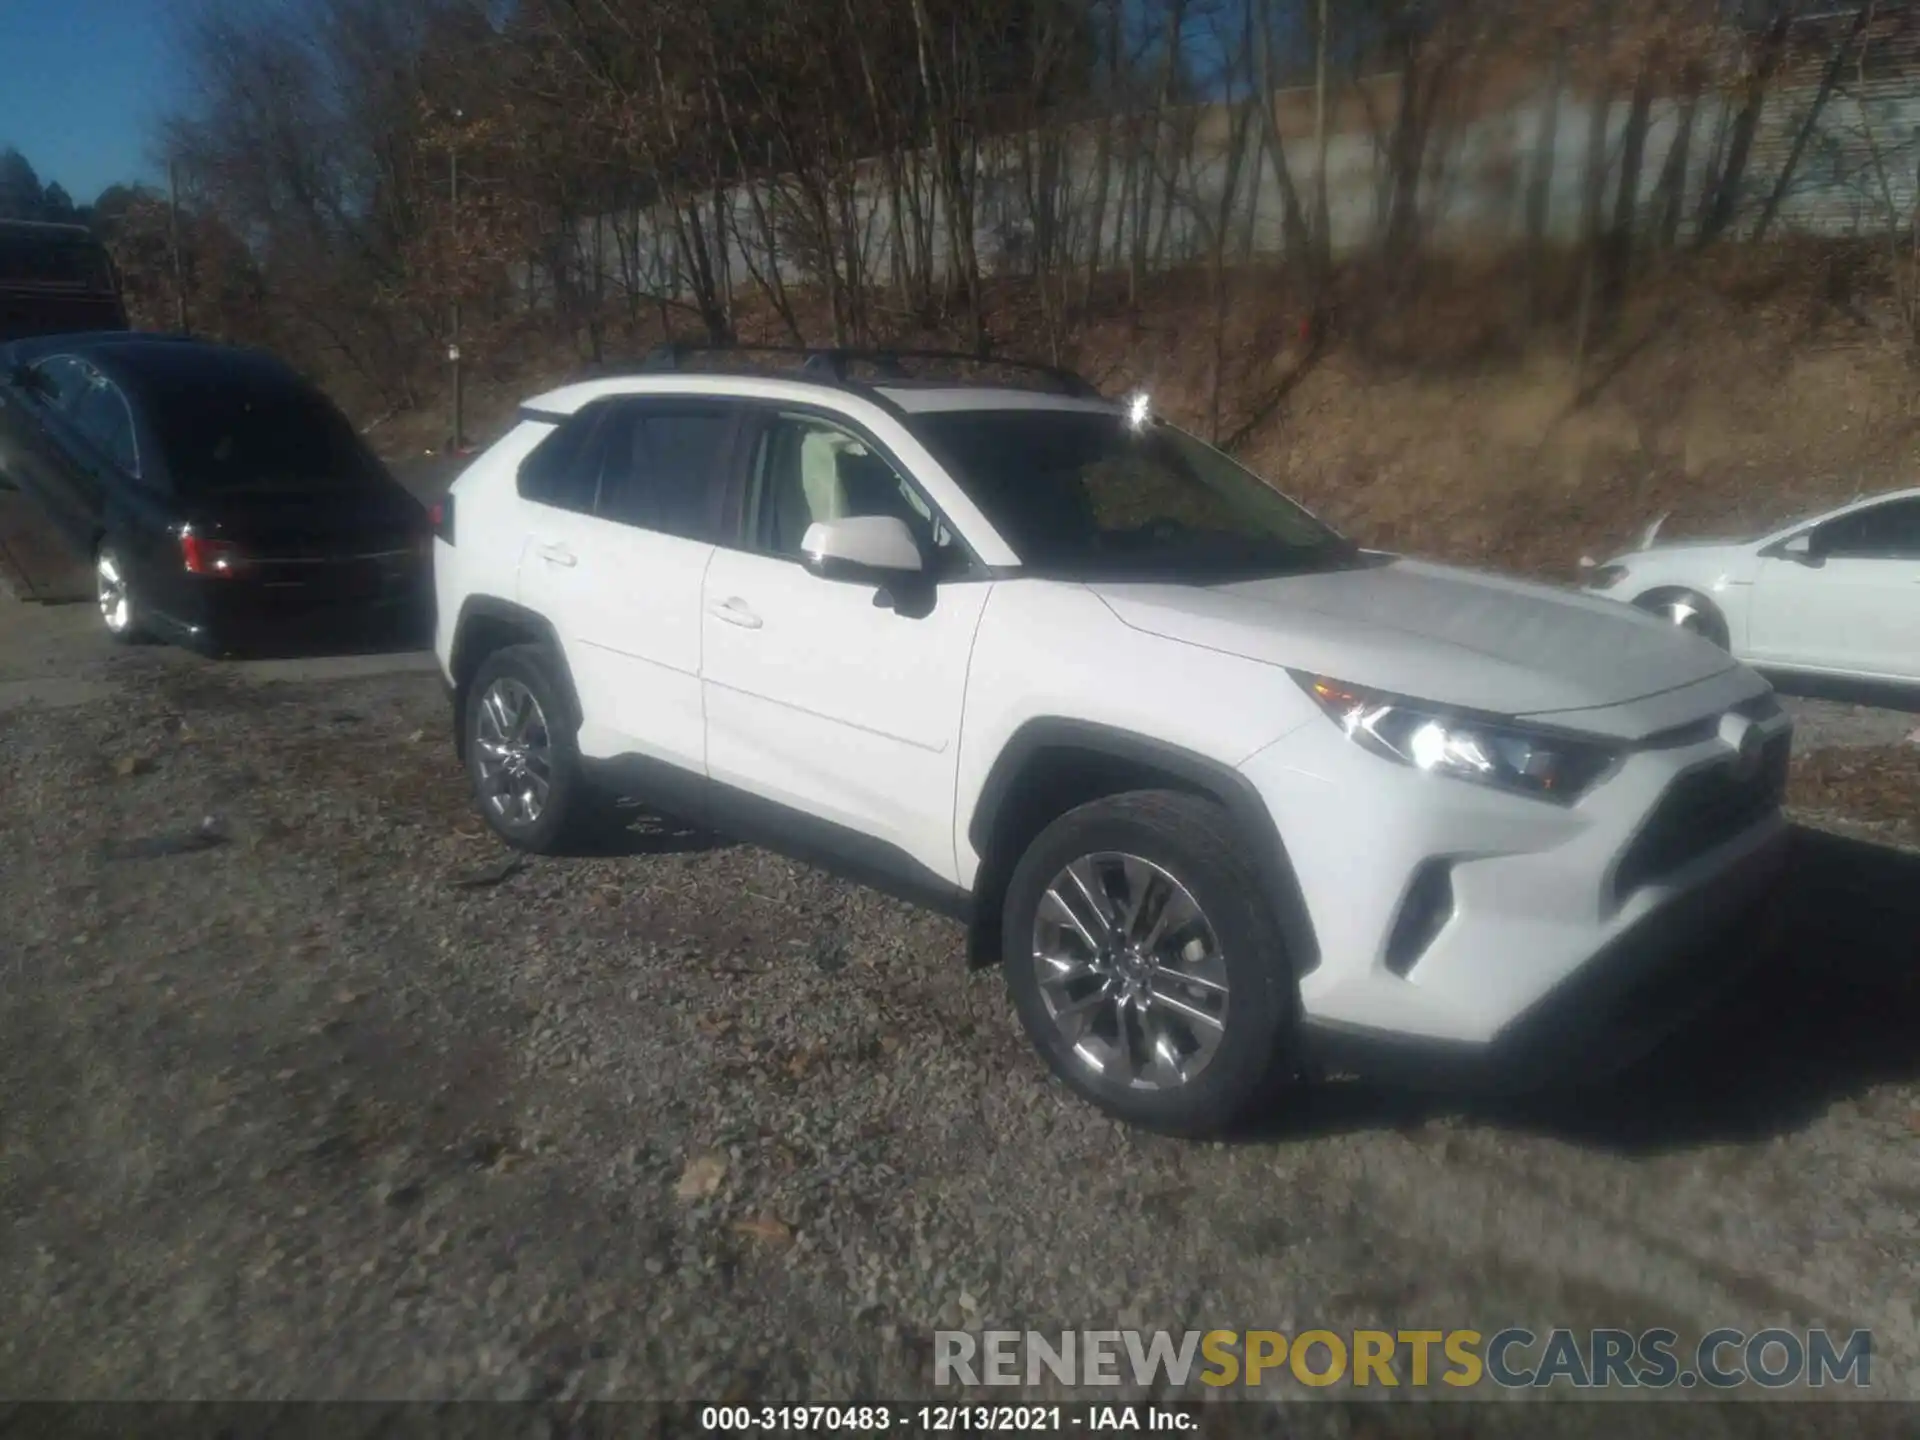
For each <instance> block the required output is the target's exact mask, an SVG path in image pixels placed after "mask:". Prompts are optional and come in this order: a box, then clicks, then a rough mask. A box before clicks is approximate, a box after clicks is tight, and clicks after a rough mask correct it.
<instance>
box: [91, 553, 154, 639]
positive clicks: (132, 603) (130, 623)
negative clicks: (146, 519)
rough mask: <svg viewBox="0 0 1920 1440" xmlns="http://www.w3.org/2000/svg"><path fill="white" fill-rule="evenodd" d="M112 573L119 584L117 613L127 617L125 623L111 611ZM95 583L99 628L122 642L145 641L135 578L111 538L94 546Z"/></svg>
mask: <svg viewBox="0 0 1920 1440" xmlns="http://www.w3.org/2000/svg"><path fill="white" fill-rule="evenodd" d="M109 572H111V573H112V574H113V575H114V576H115V583H117V584H118V585H119V587H120V589H119V596H120V607H121V609H120V610H119V612H118V613H123V614H124V615H125V617H126V618H125V621H124V623H122V624H120V625H118V626H116V625H115V623H114V619H113V615H112V614H110V613H109V600H108V585H109V581H108V578H107V577H108V574H109ZM93 586H94V604H95V606H96V607H97V608H98V609H99V611H100V628H101V629H102V630H105V631H106V632H107V638H108V639H110V640H112V641H114V642H115V643H116V644H119V645H138V644H140V643H141V642H142V641H144V640H145V639H146V638H147V632H146V629H145V627H144V626H143V625H142V624H141V622H140V599H139V597H138V596H137V595H136V594H135V593H134V588H133V579H132V577H131V576H130V575H129V574H128V573H127V568H126V565H125V563H124V562H123V561H122V559H121V557H120V548H119V546H117V545H116V544H114V542H113V541H112V540H111V539H107V540H102V541H101V542H100V543H99V545H97V546H96V547H95V548H94V552H93Z"/></svg>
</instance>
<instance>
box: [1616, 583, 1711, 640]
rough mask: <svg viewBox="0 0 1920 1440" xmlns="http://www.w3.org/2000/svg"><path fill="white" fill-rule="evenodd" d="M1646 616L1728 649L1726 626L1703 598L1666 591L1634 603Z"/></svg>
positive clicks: (1680, 592) (1683, 592) (1684, 592)
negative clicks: (1651, 616) (1653, 617)
mask: <svg viewBox="0 0 1920 1440" xmlns="http://www.w3.org/2000/svg"><path fill="white" fill-rule="evenodd" d="M1637 603H1638V604H1639V607H1640V608H1641V609H1642V610H1645V611H1646V612H1647V613H1648V614H1649V615H1657V616H1659V617H1660V618H1661V619H1662V620H1665V621H1666V622H1667V623H1668V624H1669V625H1672V626H1675V627H1676V628H1678V629H1681V630H1685V631H1686V632H1687V633H1688V634H1690V635H1698V636H1699V637H1700V638H1701V639H1702V640H1706V641H1709V642H1711V643H1712V644H1715V645H1718V646H1719V647H1720V648H1721V649H1723V650H1724V649H1726V648H1727V625H1726V621H1724V620H1723V619H1721V618H1720V612H1719V611H1718V610H1716V609H1714V607H1713V602H1712V601H1710V600H1708V599H1707V598H1706V597H1705V596H1702V595H1696V594H1694V593H1693V592H1692V591H1668V592H1666V593H1664V594H1655V595H1650V596H1647V597H1646V598H1644V599H1642V600H1640V601H1638V602H1637Z"/></svg>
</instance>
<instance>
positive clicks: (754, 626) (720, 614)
mask: <svg viewBox="0 0 1920 1440" xmlns="http://www.w3.org/2000/svg"><path fill="white" fill-rule="evenodd" d="M707 613H708V614H709V615H711V616H713V618H714V619H716V620H724V621H726V622H727V624H729V625H738V626H739V627H740V628H741V629H743V630H758V629H759V628H760V624H761V621H760V617H759V616H758V615H756V614H754V613H753V611H751V610H749V609H748V608H747V602H746V601H744V600H739V599H728V600H721V601H718V602H717V603H715V604H712V605H709V606H708V607H707Z"/></svg>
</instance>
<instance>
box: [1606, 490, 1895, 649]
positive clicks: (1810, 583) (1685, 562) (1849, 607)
mask: <svg viewBox="0 0 1920 1440" xmlns="http://www.w3.org/2000/svg"><path fill="white" fill-rule="evenodd" d="M1658 529H1659V526H1658V525H1657V524H1656V525H1655V526H1654V528H1653V530H1652V531H1650V532H1649V533H1648V537H1647V540H1646V542H1645V543H1644V544H1643V546H1642V548H1641V549H1639V550H1637V551H1635V552H1633V553H1632V554H1629V555H1619V556H1616V557H1614V558H1613V559H1611V560H1609V561H1607V562H1606V564H1604V565H1601V566H1598V567H1597V568H1595V569H1594V570H1593V571H1592V572H1591V574H1590V575H1589V576H1588V580H1587V584H1588V587H1589V588H1590V589H1592V590H1593V591H1595V592H1596V593H1599V594H1604V595H1607V596H1610V597H1613V598H1616V599H1620V600H1624V601H1627V602H1629V603H1631V604H1633V605H1637V606H1639V607H1640V608H1641V609H1643V610H1647V611H1650V612H1652V613H1654V614H1656V615H1659V616H1661V617H1663V618H1664V619H1666V620H1669V621H1671V622H1672V623H1673V624H1676V625H1679V626H1681V627H1683V628H1685V629H1688V630H1691V631H1693V632H1694V633H1695V634H1697V635H1703V636H1705V637H1706V638H1707V639H1709V640H1711V641H1713V643H1714V644H1716V645H1720V646H1724V647H1725V648H1727V649H1728V650H1730V651H1732V653H1733V654H1734V655H1735V656H1737V657H1738V658H1739V659H1741V660H1744V661H1746V662H1748V663H1749V664H1751V665H1756V666H1760V667H1762V668H1765V669H1768V670H1779V671H1792V672H1796V673H1801V674H1808V675H1821V676H1835V677H1841V678H1845V679H1850V680H1874V681H1891V682H1896V683H1903V682H1913V681H1920V490H1902V491H1899V492H1897V493H1895V494H1891V495H1876V496H1874V497H1872V498H1871V499H1867V500H1856V501H1855V502H1854V503H1852V504H1851V505H1845V506H1842V507H1841V508H1840V509H1838V510H1830V511H1828V512H1827V513H1826V514H1824V515H1816V516H1814V517H1813V518H1812V519H1809V520H1801V521H1797V522H1796V523H1794V524H1792V525H1789V526H1787V527H1785V528H1784V529H1780V530H1776V531H1774V532H1773V533H1772V534H1769V535H1763V536H1761V537H1759V538H1758V539H1743V540H1731V541H1728V540H1718V541H1713V540H1695V541H1685V542H1678V543H1675V544H1672V545H1661V546H1658V547H1655V546H1654V544H1653V538H1654V535H1655V534H1657V532H1658Z"/></svg>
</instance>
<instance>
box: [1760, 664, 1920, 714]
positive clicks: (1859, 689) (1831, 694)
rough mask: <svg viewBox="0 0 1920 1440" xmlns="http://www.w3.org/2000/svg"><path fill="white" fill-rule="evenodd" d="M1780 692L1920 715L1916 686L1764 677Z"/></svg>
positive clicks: (1804, 697) (1919, 691)
mask: <svg viewBox="0 0 1920 1440" xmlns="http://www.w3.org/2000/svg"><path fill="white" fill-rule="evenodd" d="M1767 678H1768V679H1769V680H1771V681H1772V682H1773V688H1774V689H1776V690H1778V691H1779V692H1780V693H1781V694H1782V695H1796V696H1799V697H1800V698H1801V699H1803V700H1833V701H1837V702H1839V703H1840V704H1843V705H1871V706H1874V707H1876V708H1877V709H1881V710H1904V711H1906V712H1907V713H1909V714H1915V715H1920V685H1897V684H1893V683H1891V682H1886V681H1875V680H1829V679H1826V678H1824V677H1821V676H1816V675H1773V674H1769V675H1768V677H1767Z"/></svg>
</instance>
